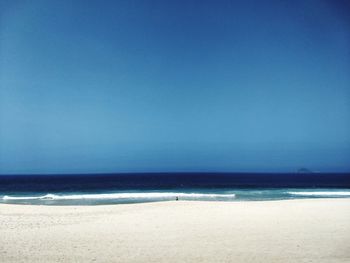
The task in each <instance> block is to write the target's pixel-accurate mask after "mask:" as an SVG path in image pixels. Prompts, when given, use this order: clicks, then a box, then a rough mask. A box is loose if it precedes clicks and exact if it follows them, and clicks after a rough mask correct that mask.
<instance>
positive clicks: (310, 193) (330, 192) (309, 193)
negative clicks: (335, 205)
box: [288, 191, 350, 196]
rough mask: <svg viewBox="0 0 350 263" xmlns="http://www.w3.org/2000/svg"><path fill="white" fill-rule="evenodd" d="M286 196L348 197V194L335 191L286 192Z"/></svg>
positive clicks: (349, 193) (349, 194)
mask: <svg viewBox="0 0 350 263" xmlns="http://www.w3.org/2000/svg"><path fill="white" fill-rule="evenodd" d="M288 194H291V195H300V196H350V191H349V192H336V191H333V192H332V191H329V192H326V191H324V192H288Z"/></svg>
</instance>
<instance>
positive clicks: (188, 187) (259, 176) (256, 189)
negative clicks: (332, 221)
mask: <svg viewBox="0 0 350 263" xmlns="http://www.w3.org/2000/svg"><path fill="white" fill-rule="evenodd" d="M305 198H350V174H349V173H295V174H281V173H272V174H271V173H126V174H71V175H69V174H65V175H53V174H50V175H0V203H4V204H31V205H109V204H128V203H144V202H161V201H176V200H178V201H182V200H187V201H222V202H241V201H272V200H287V199H305Z"/></svg>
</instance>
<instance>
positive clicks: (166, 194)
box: [2, 192, 235, 200]
mask: <svg viewBox="0 0 350 263" xmlns="http://www.w3.org/2000/svg"><path fill="white" fill-rule="evenodd" d="M176 197H179V198H193V199H196V198H234V197H235V194H205V193H176V192H152V193H108V194H75V195H56V194H46V195H42V196H8V195H5V196H4V197H3V198H2V199H3V200H83V199H90V200H97V199H98V200H101V199H170V198H176Z"/></svg>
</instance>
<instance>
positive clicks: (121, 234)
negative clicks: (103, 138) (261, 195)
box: [0, 199, 350, 263]
mask: <svg viewBox="0 0 350 263" xmlns="http://www.w3.org/2000/svg"><path fill="white" fill-rule="evenodd" d="M0 262H269V263H271V262H324V263H332V262H350V199H316V200H290V201H268V202H266V201H264V202H263V201H260V202H197V201H196V202H188V201H187V202H186V201H179V202H175V201H173V202H158V203H143V204H128V205H109V206H30V205H5V204H2V205H0Z"/></svg>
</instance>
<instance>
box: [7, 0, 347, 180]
mask: <svg viewBox="0 0 350 263" xmlns="http://www.w3.org/2000/svg"><path fill="white" fill-rule="evenodd" d="M348 3H349V2H347V1H334V0H327V1H323V0H314V1H312V0H311V1H292V0H291V1H280V0H276V1H258V0H256V1H246V0H244V1H243V0H242V1H214V0H213V1H199V0H198V1H185V0H183V1H180V0H179V1H164V0H163V1H68V0H67V1H58V0H57V1H46V0H42V1H37V0H28V1H16V0H11V1H10V0H8V1H7V0H5V1H4V0H3V1H1V4H0V16H1V21H0V37H1V39H0V173H2V174H5V173H84V172H90V173H93V172H152V171H223V172H224V171H253V172H266V171H272V172H293V171H296V170H297V169H299V168H300V167H307V168H309V169H312V170H315V171H322V172H326V171H350V18H349V17H350V4H348Z"/></svg>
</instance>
